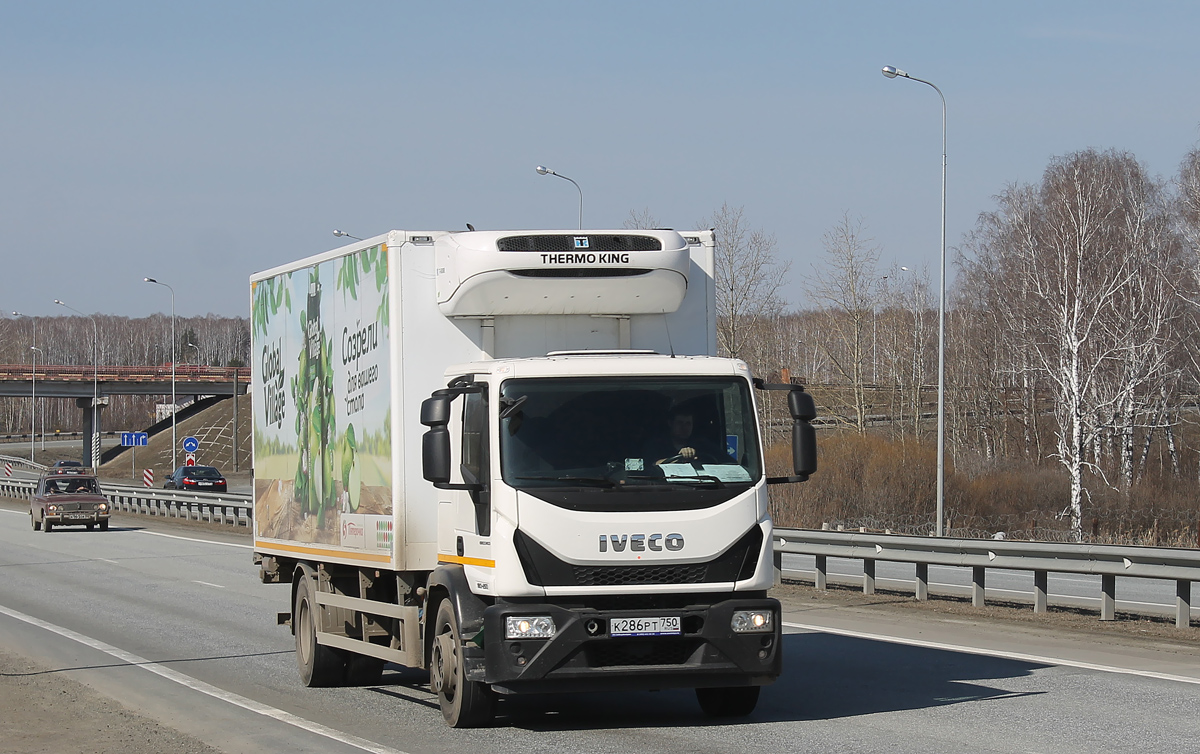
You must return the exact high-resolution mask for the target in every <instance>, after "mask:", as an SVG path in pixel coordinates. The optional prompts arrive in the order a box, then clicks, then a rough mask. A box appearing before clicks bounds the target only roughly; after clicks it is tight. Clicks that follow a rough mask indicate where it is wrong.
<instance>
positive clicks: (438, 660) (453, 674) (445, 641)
mask: <svg viewBox="0 0 1200 754" xmlns="http://www.w3.org/2000/svg"><path fill="white" fill-rule="evenodd" d="M433 645H434V649H433V651H434V678H433V681H434V684H435V685H436V689H435V690H436V691H437V692H438V693H439V694H441V695H442V696H444V697H446V699H447V700H448V701H451V702H453V701H454V697H455V696H456V694H457V692H458V653H457V652H456V651H455V649H456V648H455V646H454V635H453V634H452V633H451V632H450V626H448V625H447V626H445V627H444V630H443V631H442V633H440V634H438V636H437V638H436V639H434V641H433Z"/></svg>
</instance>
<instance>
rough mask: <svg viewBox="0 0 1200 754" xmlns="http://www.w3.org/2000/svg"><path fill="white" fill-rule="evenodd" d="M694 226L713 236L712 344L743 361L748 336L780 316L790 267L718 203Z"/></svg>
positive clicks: (769, 238)
mask: <svg viewBox="0 0 1200 754" xmlns="http://www.w3.org/2000/svg"><path fill="white" fill-rule="evenodd" d="M696 227H700V228H705V227H707V228H712V229H713V231H714V233H715V236H716V253H715V256H716V259H715V267H716V278H717V279H716V297H717V317H718V321H717V345H718V346H719V348H720V350H721V351H722V352H723V353H724V354H726V355H727V356H730V357H732V358H748V356H749V355H750V354H747V353H746V350H747V346H748V345H749V342H748V341H749V339H750V337H751V333H753V332H754V331H755V330H756V329H757V328H758V327H759V325H760V324H762V323H763V322H764V321H767V320H769V319H771V318H772V317H775V316H777V315H779V314H780V312H781V311H782V310H783V302H782V300H781V299H780V295H779V291H780V289H781V288H782V287H783V284H784V282H785V281H786V278H787V273H788V270H789V269H790V268H791V263H790V262H785V261H782V260H780V258H779V253H778V250H777V249H776V247H775V236H773V235H771V234H768V233H766V232H765V231H762V230H752V229H750V228H749V227H747V224H746V222H745V219H744V218H743V212H742V208H741V207H737V208H734V207H730V206H729V205H728V204H722V205H721V208H720V209H718V210H716V211H715V212H713V213H712V215H710V216H708V217H706V218H704V219H702V220H700V221H699V222H698V223H697V224H696Z"/></svg>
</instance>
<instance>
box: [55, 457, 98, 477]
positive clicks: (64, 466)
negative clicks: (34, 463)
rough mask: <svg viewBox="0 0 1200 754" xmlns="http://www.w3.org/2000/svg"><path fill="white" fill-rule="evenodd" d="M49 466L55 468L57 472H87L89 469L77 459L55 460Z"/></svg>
mask: <svg viewBox="0 0 1200 754" xmlns="http://www.w3.org/2000/svg"><path fill="white" fill-rule="evenodd" d="M50 468H52V469H56V470H57V471H56V472H55V473H58V474H83V473H84V472H89V471H90V469H87V468H84V465H83V464H82V463H80V462H79V461H67V460H59V461H55V462H54V465H53V466H51V467H50Z"/></svg>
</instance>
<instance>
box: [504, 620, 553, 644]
mask: <svg viewBox="0 0 1200 754" xmlns="http://www.w3.org/2000/svg"><path fill="white" fill-rule="evenodd" d="M557 630H558V629H557V628H555V626H554V619H553V618H551V617H550V616H548V615H534V616H511V615H510V616H505V618H504V638H506V639H549V638H550V637H551V636H554V633H555V631H557Z"/></svg>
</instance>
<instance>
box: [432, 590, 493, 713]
mask: <svg viewBox="0 0 1200 754" xmlns="http://www.w3.org/2000/svg"><path fill="white" fill-rule="evenodd" d="M429 685H430V687H431V688H432V690H433V692H434V693H436V694H437V695H438V704H439V705H440V706H441V708H442V717H443V718H445V720H446V724H447V725H449V726H450V727H451V728H476V727H479V726H481V725H487V724H488V723H490V722H491V721H492V719H493V718H494V717H495V714H496V694H495V692H493V691H492V690H491V688H489V687H488V685H487V684H485V683H479V682H478V681H468V680H467V678H466V672H465V667H464V662H463V650H462V636H461V635H460V634H459V632H458V618H457V616H455V615H454V606H453V604H452V603H451V602H450V600H442V602H441V604H440V605H438V611H437V620H436V622H435V623H434V633H433V650H432V653H431V654H430V658H429Z"/></svg>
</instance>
